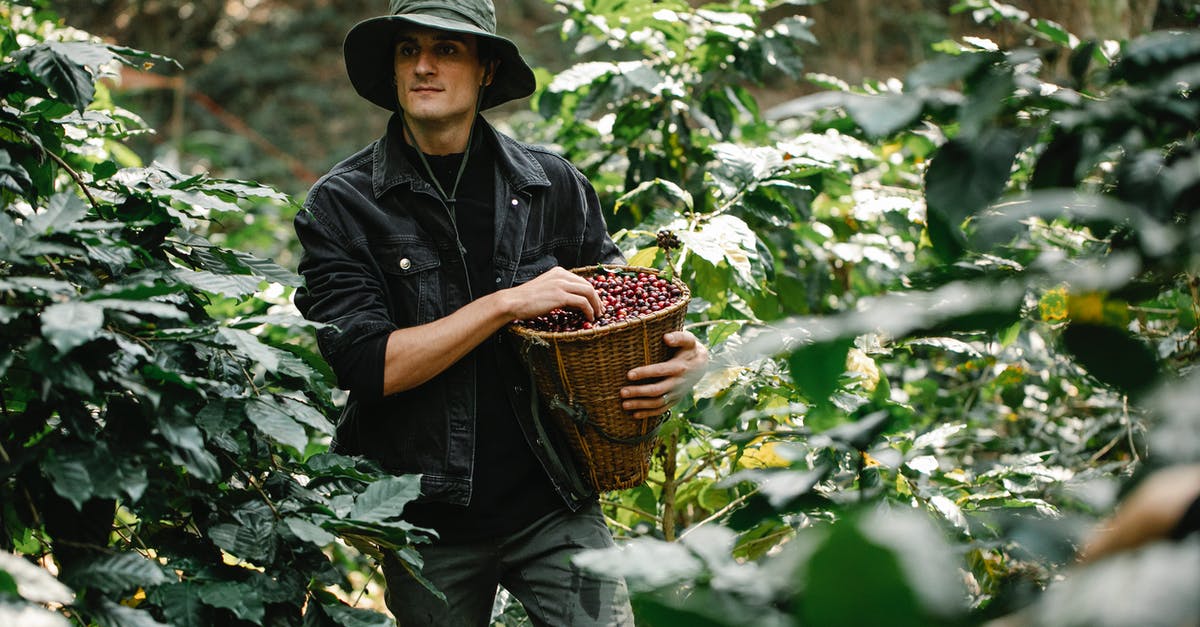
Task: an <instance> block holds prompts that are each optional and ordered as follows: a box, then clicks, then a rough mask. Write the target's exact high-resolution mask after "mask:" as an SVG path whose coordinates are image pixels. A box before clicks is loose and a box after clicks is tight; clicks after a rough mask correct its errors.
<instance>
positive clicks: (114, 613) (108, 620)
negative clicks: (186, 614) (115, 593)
mask: <svg viewBox="0 0 1200 627" xmlns="http://www.w3.org/2000/svg"><path fill="white" fill-rule="evenodd" d="M96 619H97V622H98V623H99V624H100V626H101V627H175V626H174V625H167V624H166V623H160V622H158V621H157V620H155V619H154V617H153V616H151V615H150V612H147V611H145V610H139V609H136V608H132V607H126V606H124V605H121V604H120V603H114V602H112V601H110V600H108V599H103V600H102V601H101V604H100V609H99V611H97V612H96Z"/></svg>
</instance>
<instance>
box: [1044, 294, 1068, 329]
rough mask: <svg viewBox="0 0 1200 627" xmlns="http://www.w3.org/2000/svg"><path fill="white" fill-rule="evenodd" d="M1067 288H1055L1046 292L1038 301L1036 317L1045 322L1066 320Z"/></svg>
mask: <svg viewBox="0 0 1200 627" xmlns="http://www.w3.org/2000/svg"><path fill="white" fill-rule="evenodd" d="M1067 298H1068V296H1067V288H1065V287H1056V288H1054V289H1051V290H1046V293H1045V294H1042V297H1041V298H1040V299H1038V315H1039V316H1041V318H1042V320H1045V321H1046V322H1061V321H1063V320H1066V319H1067Z"/></svg>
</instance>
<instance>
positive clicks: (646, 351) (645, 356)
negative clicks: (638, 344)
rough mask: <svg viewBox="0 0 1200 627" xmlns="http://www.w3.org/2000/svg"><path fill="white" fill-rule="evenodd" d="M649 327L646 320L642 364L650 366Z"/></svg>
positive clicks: (656, 430)
mask: <svg viewBox="0 0 1200 627" xmlns="http://www.w3.org/2000/svg"><path fill="white" fill-rule="evenodd" d="M649 326H650V325H648V324H646V322H645V321H644V320H643V321H642V363H644V364H647V365H649V364H650V332H649V331H648V330H647V328H648V327H649ZM653 433H658V428H657V427H655V428H654V431H653ZM645 435H646V421H645V420H643V421H642V436H643V437H645ZM650 437H654V436H653V435H651V436H650Z"/></svg>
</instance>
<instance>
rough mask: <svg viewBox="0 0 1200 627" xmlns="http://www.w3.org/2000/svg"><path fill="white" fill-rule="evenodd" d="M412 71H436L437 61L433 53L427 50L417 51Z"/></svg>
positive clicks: (431, 72)
mask: <svg viewBox="0 0 1200 627" xmlns="http://www.w3.org/2000/svg"><path fill="white" fill-rule="evenodd" d="M413 71H415V72H416V73H417V74H433V73H434V72H435V71H437V61H436V60H435V59H434V56H433V53H432V52H430V51H428V50H422V51H421V52H420V53H418V54H417V62H416V64H415V65H414V66H413Z"/></svg>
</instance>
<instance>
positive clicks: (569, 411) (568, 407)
mask: <svg viewBox="0 0 1200 627" xmlns="http://www.w3.org/2000/svg"><path fill="white" fill-rule="evenodd" d="M550 406H551V407H553V408H555V409H558V410H560V411H562V412H563V413H564V414H566V415H568V416H570V417H571V421H572V422H573V423H575V429H576V430H577V431H578V430H581V429H582V428H583V427H587V428H589V429H591V430H592V431H595V432H596V434H597V435H599V436H600V437H602V438H604V439H605V440H608V441H609V442H612V443H613V444H624V445H633V444H641V443H643V442H647V441H649V440H652V439H654V438H655V437H656V436H657V435H658V430H659V429H660V428H661V427H662V426H663V423H665V422H666V421H667V420H666V419H667V418H670V417H671V410H667V411H666V413H664V414H663V415H662V420H660V421H659V423H658V424H657V425H655V427H654V428H653V429H651V430H650V431H649V432H647V431H646V424H647V422H648V421H646V420H643V421H642V433H641V434H640V435H635V436H632V437H628V438H622V437H617V436H615V435H612V434H611V433H609V432H607V431H605V430H604V428H603V427H601V426H600V425H598V424H596V422H595V421H594V420H592V419H591V417H590V416H588V412H587V409H584V408H583V406H581V405H579V404H577V403H573V402H570V401H567V402H563V400H562V399H561V398H559V397H557V396H555V397H554V398H551V399H550Z"/></svg>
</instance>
